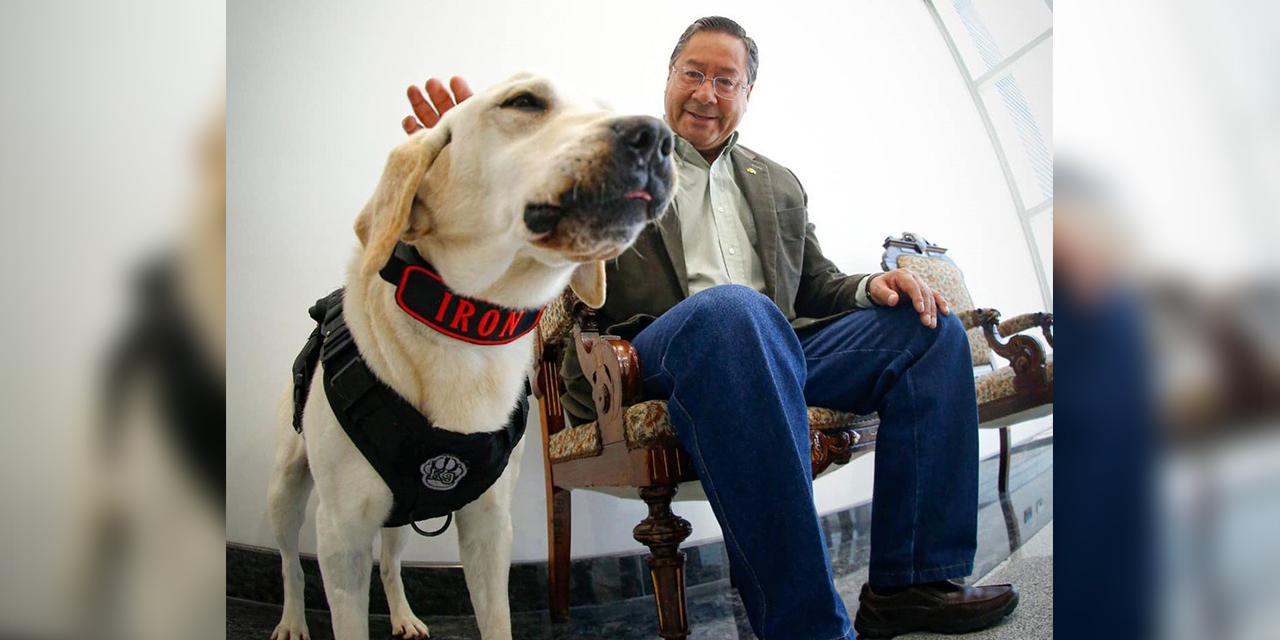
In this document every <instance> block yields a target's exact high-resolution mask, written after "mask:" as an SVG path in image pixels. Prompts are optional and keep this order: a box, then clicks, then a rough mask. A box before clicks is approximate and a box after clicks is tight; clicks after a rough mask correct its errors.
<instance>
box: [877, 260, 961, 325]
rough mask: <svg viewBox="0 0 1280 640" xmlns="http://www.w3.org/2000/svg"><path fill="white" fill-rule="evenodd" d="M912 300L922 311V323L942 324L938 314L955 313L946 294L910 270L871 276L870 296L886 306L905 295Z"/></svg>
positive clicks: (892, 304) (917, 309) (895, 304)
mask: <svg viewBox="0 0 1280 640" xmlns="http://www.w3.org/2000/svg"><path fill="white" fill-rule="evenodd" d="M899 294H903V295H906V296H907V297H908V298H910V299H911V304H912V305H913V306H914V307H915V308H916V311H917V312H918V313H919V314H920V322H921V324H923V325H924V326H926V327H929V328H936V327H937V326H938V313H939V312H941V313H942V315H947V314H949V313H951V308H950V306H948V305H947V299H946V298H944V297H942V294H941V293H939V292H937V291H934V290H933V289H930V288H929V285H928V284H926V283H925V281H924V279H923V278H921V277H920V276H918V275H916V274H915V272H913V271H911V270H910V269H894V270H893V271H887V272H885V273H878V274H876V275H875V276H874V277H872V278H871V282H870V283H869V285H868V286H867V295H869V296H870V297H871V301H872V302H874V303H876V304H878V305H880V306H882V307H895V306H897V305H898V300H899V299H900V298H901V295H899Z"/></svg>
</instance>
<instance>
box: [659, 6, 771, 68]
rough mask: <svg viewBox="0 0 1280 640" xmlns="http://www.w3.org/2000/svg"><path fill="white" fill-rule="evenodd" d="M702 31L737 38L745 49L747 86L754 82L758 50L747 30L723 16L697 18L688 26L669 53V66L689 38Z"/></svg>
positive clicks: (687, 42) (757, 65) (758, 64)
mask: <svg viewBox="0 0 1280 640" xmlns="http://www.w3.org/2000/svg"><path fill="white" fill-rule="evenodd" d="M703 31H706V32H709V33H725V34H728V35H731V36H735V37H737V38H738V39H739V40H741V41H742V44H744V45H746V47H747V84H752V83H754V82H755V81H756V70H758V69H759V68H760V50H759V49H757V48H756V41H755V40H752V39H751V38H749V37H747V30H746V29H743V28H742V25H740V24H738V23H736V22H734V21H733V20H730V19H728V18H726V17H724V16H709V17H706V18H698V19H697V20H694V21H693V24H691V25H689V28H688V29H685V30H684V33H682V34H680V39H679V40H677V41H676V48H675V50H674V51H672V52H671V62H670V64H671V65H673V66H674V65H675V63H676V58H679V57H680V52H681V51H684V47H685V45H687V44H689V38H692V37H693V34H695V33H701V32H703Z"/></svg>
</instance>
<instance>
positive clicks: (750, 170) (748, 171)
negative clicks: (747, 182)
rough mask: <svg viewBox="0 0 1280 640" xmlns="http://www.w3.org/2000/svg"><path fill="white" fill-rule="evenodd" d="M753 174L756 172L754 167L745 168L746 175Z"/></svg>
mask: <svg viewBox="0 0 1280 640" xmlns="http://www.w3.org/2000/svg"><path fill="white" fill-rule="evenodd" d="M755 172H756V168H755V167H747V173H755Z"/></svg>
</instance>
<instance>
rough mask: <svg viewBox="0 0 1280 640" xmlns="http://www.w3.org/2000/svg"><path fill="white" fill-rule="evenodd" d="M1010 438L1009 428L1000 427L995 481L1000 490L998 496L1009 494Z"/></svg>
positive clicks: (1011, 445) (1011, 446) (1011, 442)
mask: <svg viewBox="0 0 1280 640" xmlns="http://www.w3.org/2000/svg"><path fill="white" fill-rule="evenodd" d="M1012 448H1013V440H1012V436H1011V435H1010V434H1009V427H1000V478H999V479H998V480H997V486H998V488H999V489H1000V495H1002V496H1003V495H1006V494H1008V493H1009V465H1010V463H1011V460H1010V457H1011V456H1012V454H1013V452H1012V451H1011V449H1012Z"/></svg>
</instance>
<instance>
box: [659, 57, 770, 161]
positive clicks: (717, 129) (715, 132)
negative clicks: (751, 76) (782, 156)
mask: <svg viewBox="0 0 1280 640" xmlns="http://www.w3.org/2000/svg"><path fill="white" fill-rule="evenodd" d="M675 66H676V68H681V67H683V68H687V69H697V70H698V71H701V72H702V73H703V74H705V75H706V76H707V80H706V81H705V82H703V83H702V86H700V87H698V88H697V89H686V88H684V87H683V86H681V85H680V81H679V79H678V76H679V72H678V71H677V72H673V73H668V74H667V92H666V100H665V102H666V110H667V124H668V125H670V126H671V129H672V131H675V132H676V134H678V135H679V136H680V137H682V138H684V139H685V140H688V141H689V142H690V143H691V144H692V145H693V148H694V149H697V150H698V151H699V152H700V153H702V154H703V155H707V154H709V153H713V152H715V151H717V150H718V149H719V148H720V147H721V146H722V145H723V144H724V142H725V140H728V139H729V135H730V134H732V133H733V131H734V129H737V128H738V123H739V122H740V121H742V116H743V114H745V113H746V112H747V99H748V98H750V97H751V89H750V88H748V89H747V90H746V91H745V92H743V93H740V94H738V96H737V97H735V98H734V99H733V100H725V99H724V98H721V97H720V96H718V95H716V93H715V89H714V87H713V83H712V78H715V77H717V76H719V77H724V78H728V79H730V80H734V81H737V82H742V83H746V82H747V46H746V45H745V44H743V42H742V41H741V40H739V39H738V38H737V37H735V36H731V35H729V34H727V33H708V32H706V31H703V32H701V33H696V34H694V35H693V37H691V38H689V41H688V42H687V43H685V48H684V51H681V52H680V57H679V58H677V59H676V63H675Z"/></svg>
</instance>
